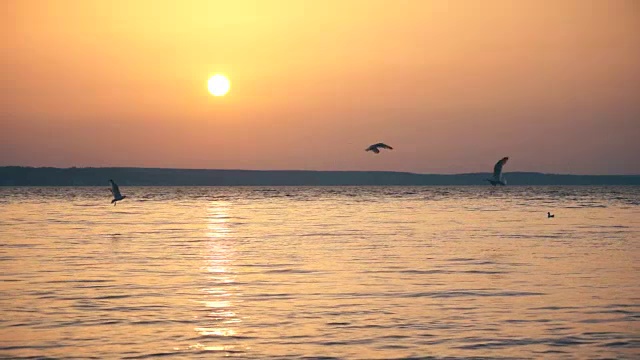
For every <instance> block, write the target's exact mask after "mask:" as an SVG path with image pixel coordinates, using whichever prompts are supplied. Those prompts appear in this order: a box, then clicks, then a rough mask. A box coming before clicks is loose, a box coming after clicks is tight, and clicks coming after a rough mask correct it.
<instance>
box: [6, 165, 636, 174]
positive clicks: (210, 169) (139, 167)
mask: <svg viewBox="0 0 640 360" xmlns="http://www.w3.org/2000/svg"><path fill="white" fill-rule="evenodd" d="M0 168H31V169H59V170H72V169H146V170H178V171H246V172H249V171H254V172H286V171H288V172H336V173H339V172H352V173H365V172H366V173H397V174H412V175H435V176H459V175H481V174H491V172H490V171H484V172H482V171H481V172H465V173H419V172H412V171H398V170H308V169H305V170H301V169H287V170H282V169H280V170H274V169H270V170H259V169H220V168H208V169H207V168H172V167H144V166H71V167H57V166H23V165H1V166H0ZM504 174H540V175H554V176H640V174H569V173H564V174H563V173H545V172H540V171H509V172H505V173H504Z"/></svg>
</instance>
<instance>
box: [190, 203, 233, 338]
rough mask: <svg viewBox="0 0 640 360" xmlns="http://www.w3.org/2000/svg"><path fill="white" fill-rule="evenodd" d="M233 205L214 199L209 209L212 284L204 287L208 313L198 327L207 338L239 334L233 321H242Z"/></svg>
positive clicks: (209, 277) (208, 270) (208, 260)
mask: <svg viewBox="0 0 640 360" xmlns="http://www.w3.org/2000/svg"><path fill="white" fill-rule="evenodd" d="M230 205H231V204H230V203H228V202H212V203H211V204H210V207H209V209H208V216H207V232H206V235H207V237H208V238H209V242H208V245H207V253H206V254H205V255H204V259H205V266H204V267H203V269H204V270H205V273H206V276H207V279H206V281H205V282H204V283H205V284H208V285H207V286H206V287H205V288H204V289H203V292H204V293H205V300H203V301H202V304H203V305H204V307H205V308H206V315H205V317H204V318H203V319H202V323H201V326H198V327H196V328H194V330H195V331H196V332H197V333H198V334H199V335H200V339H202V340H204V341H207V340H210V341H216V342H218V341H221V340H222V341H224V339H225V338H227V339H228V338H229V337H233V336H235V335H237V332H236V330H235V329H234V328H233V324H237V323H240V322H241V320H240V319H239V317H238V315H237V314H236V313H235V311H234V295H235V293H234V290H235V288H234V286H233V284H234V283H235V274H234V273H233V272H232V271H231V270H230V267H231V266H232V263H233V242H232V239H231V238H230V237H231V229H230V228H229V221H228V220H229V209H230ZM193 346H194V347H197V348H200V349H205V350H206V349H211V350H223V349H229V348H231V347H233V346H230V345H228V344H219V343H216V344H215V345H209V344H202V343H197V344H195V345H193Z"/></svg>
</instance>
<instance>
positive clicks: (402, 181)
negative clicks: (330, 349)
mask: <svg viewBox="0 0 640 360" xmlns="http://www.w3.org/2000/svg"><path fill="white" fill-rule="evenodd" d="M490 176H491V174H489V173H468V174H447V175H443V174H418V173H410V172H396V171H316V170H206V169H163V168H130V167H102V168H94V167H87V168H75V167H74V168H53V167H24V166H3V167H0V186H106V184H107V181H108V180H109V179H114V180H116V181H117V182H118V184H120V185H121V186H365V185H386V186H390V185H401V186H447V185H450V186H452V185H484V186H490V185H489V183H488V182H487V181H486V179H487V178H489V177H490ZM505 177H506V179H507V181H508V185H514V186H531V185H640V175H563V174H544V173H537V172H511V173H505Z"/></svg>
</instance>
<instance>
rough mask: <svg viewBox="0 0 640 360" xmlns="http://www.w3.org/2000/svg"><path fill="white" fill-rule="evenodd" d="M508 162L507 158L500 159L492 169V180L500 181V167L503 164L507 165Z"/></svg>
mask: <svg viewBox="0 0 640 360" xmlns="http://www.w3.org/2000/svg"><path fill="white" fill-rule="evenodd" d="M508 160H509V157H507V156H505V157H503V158H502V159H500V161H498V162H497V163H496V165H495V166H494V167H493V177H494V179H496V180H500V178H501V177H502V167H503V166H504V164H506V163H507V161H508Z"/></svg>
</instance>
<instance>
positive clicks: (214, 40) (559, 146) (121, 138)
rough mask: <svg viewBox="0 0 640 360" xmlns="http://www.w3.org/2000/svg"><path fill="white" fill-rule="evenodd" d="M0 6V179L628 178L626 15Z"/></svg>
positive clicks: (330, 7) (622, 5)
mask: <svg viewBox="0 0 640 360" xmlns="http://www.w3.org/2000/svg"><path fill="white" fill-rule="evenodd" d="M0 9H1V10H0V28H1V31H2V34H1V36H0V42H1V47H0V51H1V52H2V54H1V56H0V74H1V77H0V79H1V80H2V81H1V85H0V94H1V97H0V121H1V124H0V166H1V165H25V166H27V165H28V166H59V167H70V166H144V167H178V168H234V169H238V168H242V169H316V170H398V171H412V172H425V173H459V172H477V171H490V170H491V168H492V166H493V164H494V163H495V161H497V160H498V159H500V158H501V157H503V156H509V157H510V161H509V163H508V164H507V166H506V167H505V171H506V172H509V171H541V172H553V173H574V174H586V173H591V174H631V173H635V174H639V173H640V140H639V139H640V2H639V1H634V0H630V1H616V0H611V1H588V0H584V1H561V0H560V1H554V0H546V1H545V0H533V1H472V0H469V1H463V0H460V1H444V0H443V1H428V0H424V1H421V0H416V1H391V0H389V1H373V0H363V1H348V0H345V1H324V0H323V1H315V0H313V1H312V0H306V1H305V0H292V1H269V0H256V1H236V0H234V1H228V0H226V1H139V0H136V1H100V2H92V1H27V0H25V1H2V3H1V4H0ZM215 73H223V74H225V75H227V76H228V77H229V79H230V80H231V91H230V92H229V94H228V95H227V96H225V97H213V96H211V95H210V94H209V93H208V92H207V79H208V77H209V76H211V75H213V74H215ZM379 141H384V142H386V143H388V144H390V145H392V146H394V147H395V150H393V151H390V152H385V153H381V154H380V155H373V154H371V153H370V152H369V153H365V152H364V149H365V148H366V147H367V146H368V145H369V144H371V143H375V142H379Z"/></svg>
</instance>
